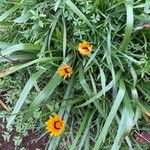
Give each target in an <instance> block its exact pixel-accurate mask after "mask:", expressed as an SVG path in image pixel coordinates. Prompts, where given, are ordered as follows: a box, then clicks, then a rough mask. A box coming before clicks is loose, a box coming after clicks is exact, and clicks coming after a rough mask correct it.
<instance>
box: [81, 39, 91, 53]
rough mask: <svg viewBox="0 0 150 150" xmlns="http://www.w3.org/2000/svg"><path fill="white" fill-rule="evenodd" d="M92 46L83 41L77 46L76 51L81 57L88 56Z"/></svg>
mask: <svg viewBox="0 0 150 150" xmlns="http://www.w3.org/2000/svg"><path fill="white" fill-rule="evenodd" d="M92 47H93V45H90V44H89V43H88V42H87V41H83V42H82V43H80V44H79V47H78V51H79V53H80V54H81V55H89V54H90V53H91V51H92Z"/></svg>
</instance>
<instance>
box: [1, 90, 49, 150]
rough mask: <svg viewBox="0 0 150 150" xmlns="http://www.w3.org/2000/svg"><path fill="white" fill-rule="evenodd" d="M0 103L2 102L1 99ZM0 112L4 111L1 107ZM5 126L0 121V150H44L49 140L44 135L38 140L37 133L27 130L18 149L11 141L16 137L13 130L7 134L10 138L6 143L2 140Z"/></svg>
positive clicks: (38, 135) (47, 136)
mask: <svg viewBox="0 0 150 150" xmlns="http://www.w3.org/2000/svg"><path fill="white" fill-rule="evenodd" d="M0 94H1V93H0ZM0 96H1V95H0ZM1 101H3V100H2V99H1ZM4 105H5V104H4ZM0 111H5V109H4V108H3V107H2V106H1V105H0ZM5 126H6V122H5V123H3V120H2V119H0V150H20V149H21V148H22V147H24V148H25V149H23V150H45V147H46V144H47V142H48V140H49V135H45V136H43V137H41V138H40V139H39V137H40V134H39V133H37V132H35V131H32V130H29V131H28V135H27V136H25V137H22V142H21V144H20V145H19V146H18V147H16V146H15V145H14V141H13V137H14V136H16V135H17V132H16V131H15V128H14V129H13V131H11V133H9V134H10V135H11V137H10V139H9V142H8V141H4V138H3V136H2V134H4V132H7V130H6V128H5ZM37 139H39V140H37Z"/></svg>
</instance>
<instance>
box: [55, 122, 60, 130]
mask: <svg viewBox="0 0 150 150" xmlns="http://www.w3.org/2000/svg"><path fill="white" fill-rule="evenodd" d="M54 128H55V129H60V128H61V122H60V121H55V122H54Z"/></svg>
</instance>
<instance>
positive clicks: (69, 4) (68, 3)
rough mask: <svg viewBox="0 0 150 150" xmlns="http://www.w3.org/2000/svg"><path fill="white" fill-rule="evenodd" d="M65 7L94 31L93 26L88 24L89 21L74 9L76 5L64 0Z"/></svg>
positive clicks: (69, 0)
mask: <svg viewBox="0 0 150 150" xmlns="http://www.w3.org/2000/svg"><path fill="white" fill-rule="evenodd" d="M64 2H65V3H66V5H67V6H68V7H69V8H70V9H71V10H72V11H73V12H74V13H76V14H77V15H78V16H79V17H80V18H81V19H82V20H83V21H84V22H85V23H86V24H87V25H88V26H89V27H91V29H92V30H93V31H94V30H95V29H94V26H93V25H92V24H91V23H90V21H89V20H88V19H87V18H86V16H85V15H84V14H83V13H82V12H81V11H80V10H79V9H78V8H77V7H76V5H75V4H74V3H73V2H72V1H71V0H64Z"/></svg>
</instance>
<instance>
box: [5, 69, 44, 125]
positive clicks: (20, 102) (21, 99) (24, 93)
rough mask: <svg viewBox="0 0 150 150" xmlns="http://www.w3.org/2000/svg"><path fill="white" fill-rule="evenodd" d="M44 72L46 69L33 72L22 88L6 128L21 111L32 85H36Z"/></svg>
mask: <svg viewBox="0 0 150 150" xmlns="http://www.w3.org/2000/svg"><path fill="white" fill-rule="evenodd" d="M43 73H44V70H39V71H38V72H37V73H35V74H33V75H32V76H31V77H30V79H29V80H28V82H27V83H26V85H25V87H24V89H23V90H22V92H21V94H20V97H19V99H18V101H17V103H16V105H15V107H14V109H13V112H12V113H11V116H10V118H9V119H8V123H7V126H6V128H9V127H10V125H11V124H12V123H13V121H14V120H15V117H16V115H17V113H18V112H19V111H20V109H21V107H22V105H23V104H24V102H25V100H26V98H27V96H28V94H29V92H30V90H31V89H32V87H33V86H34V84H35V83H36V81H37V79H38V78H39V77H40V76H41V75H42V74H43Z"/></svg>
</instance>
